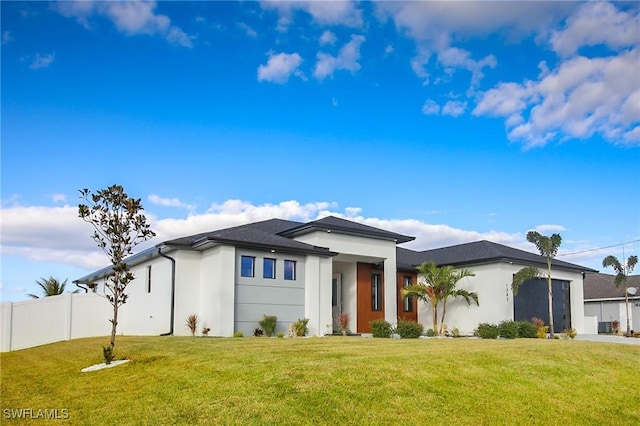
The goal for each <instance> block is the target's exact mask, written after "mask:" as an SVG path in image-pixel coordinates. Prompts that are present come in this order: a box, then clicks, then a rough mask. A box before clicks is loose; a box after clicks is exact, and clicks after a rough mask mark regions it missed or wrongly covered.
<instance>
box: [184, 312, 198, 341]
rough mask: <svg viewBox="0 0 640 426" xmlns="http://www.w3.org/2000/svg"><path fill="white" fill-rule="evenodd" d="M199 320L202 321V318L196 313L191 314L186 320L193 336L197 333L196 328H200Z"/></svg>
mask: <svg viewBox="0 0 640 426" xmlns="http://www.w3.org/2000/svg"><path fill="white" fill-rule="evenodd" d="M199 321H200V318H198V315H196V314H191V315H189V316H188V317H187V319H186V321H185V325H186V326H187V328H188V329H189V330H190V331H191V335H192V336H195V335H196V330H197V329H198V322H199Z"/></svg>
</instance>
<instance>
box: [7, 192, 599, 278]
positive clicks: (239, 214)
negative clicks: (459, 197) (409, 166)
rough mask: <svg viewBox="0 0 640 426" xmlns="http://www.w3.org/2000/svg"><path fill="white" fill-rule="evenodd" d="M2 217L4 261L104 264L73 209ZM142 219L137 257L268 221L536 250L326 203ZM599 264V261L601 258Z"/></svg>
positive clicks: (21, 210)
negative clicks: (145, 237)
mask: <svg viewBox="0 0 640 426" xmlns="http://www.w3.org/2000/svg"><path fill="white" fill-rule="evenodd" d="M0 215H1V216H2V234H1V238H2V240H1V253H2V256H3V257H4V256H19V257H23V258H26V259H29V260H32V261H41V262H53V263H58V264H61V265H73V266H77V267H80V268H84V269H94V270H95V269H99V268H102V267H104V266H106V265H107V264H108V262H107V261H106V256H105V254H104V253H103V252H102V251H101V250H100V249H99V248H98V247H97V246H96V244H95V243H94V241H93V240H92V239H91V238H90V235H91V233H92V228H91V226H90V225H88V224H87V223H85V222H83V221H82V220H81V219H79V218H78V216H77V207H75V206H64V207H43V206H31V207H22V206H16V207H7V208H2V209H1V211H0ZM146 215H147V218H148V219H149V221H150V223H151V227H152V229H153V230H154V231H155V232H156V233H157V236H156V237H155V238H154V239H152V240H151V241H148V242H146V243H144V244H142V245H140V246H138V247H136V252H139V251H141V250H143V249H144V248H147V247H151V246H153V245H156V244H159V243H161V242H163V241H167V240H170V239H173V238H178V237H184V236H188V235H192V234H197V233H202V232H208V231H213V230H216V229H222V228H227V227H231V226H237V225H242V224H246V223H250V222H256V221H261V220H267V219H271V218H280V219H287V220H293V221H299V222H308V221H311V220H315V219H318V218H321V217H325V216H328V215H334V216H337V217H343V218H346V219H349V220H352V221H355V222H359V223H363V224H366V225H370V226H374V227H378V228H381V229H387V230H389V231H393V232H398V233H401V234H405V235H410V236H414V237H416V239H415V241H413V242H410V243H407V244H404V245H403V247H407V248H411V249H414V250H426V249H433V248H438V247H445V246H450V245H455V244H461V243H467V242H473V241H479V240H489V241H493V242H496V243H500V244H505V245H508V246H511V247H515V248H520V249H523V250H527V251H531V252H534V253H535V252H536V248H535V246H534V245H532V244H530V243H528V242H527V241H526V239H525V236H524V235H523V234H521V233H507V232H500V231H493V230H492V231H487V232H478V231H473V230H466V229H459V228H454V227H451V226H448V225H446V224H432V223H425V222H423V221H419V220H415V219H379V218H375V217H367V216H364V215H363V214H362V209H361V208H359V207H354V206H350V207H346V208H344V209H343V210H341V209H340V208H339V206H338V205H337V204H336V203H333V202H324V201H323V202H312V203H306V204H301V203H300V202H298V201H295V200H289V201H283V202H280V203H278V204H268V203H267V204H260V205H254V204H252V203H250V202H247V201H241V200H227V201H225V202H223V203H220V204H213V205H211V207H210V209H209V210H208V211H207V212H205V213H200V214H194V213H191V214H189V215H188V216H187V217H184V218H169V219H160V220H158V219H156V218H155V216H154V215H153V214H152V213H150V212H149V211H147V213H146ZM536 229H537V230H540V231H544V232H558V231H564V230H565V229H564V228H563V227H561V226H559V225H539V226H538V227H536ZM567 243H568V241H567ZM581 244H582V243H581ZM579 247H585V245H584V244H582V245H581V246H579ZM587 248H589V247H587ZM569 250H571V249H570V248H566V247H563V252H564V253H566V252H568V251H569ZM573 251H576V250H573ZM594 256H596V257H598V256H600V254H597V255H594V254H593V253H587V254H585V255H582V256H578V257H572V258H571V259H566V260H569V261H571V262H582V261H587V260H592V259H593V257H594ZM599 258H600V259H602V257H601V256H600V257H599ZM596 263H597V262H596Z"/></svg>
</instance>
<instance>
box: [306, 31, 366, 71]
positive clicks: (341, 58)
mask: <svg viewBox="0 0 640 426" xmlns="http://www.w3.org/2000/svg"><path fill="white" fill-rule="evenodd" d="M364 41H365V37H364V36H362V35H355V34H354V35H352V36H351V41H349V42H348V43H347V44H345V45H344V46H343V47H342V49H340V52H339V53H338V56H331V55H329V54H327V53H323V52H319V53H318V56H317V58H318V62H317V63H316V67H315V69H314V71H313V76H314V77H315V78H317V79H318V80H323V79H325V78H327V77H332V76H333V73H334V72H335V71H339V70H346V71H351V73H355V72H356V71H358V70H359V69H360V64H359V63H358V60H359V59H360V45H361V44H362V43H363V42H364Z"/></svg>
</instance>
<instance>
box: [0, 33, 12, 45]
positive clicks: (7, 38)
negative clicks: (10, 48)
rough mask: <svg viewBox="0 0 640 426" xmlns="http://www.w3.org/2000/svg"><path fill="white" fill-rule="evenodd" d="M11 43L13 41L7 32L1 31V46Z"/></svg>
mask: <svg viewBox="0 0 640 426" xmlns="http://www.w3.org/2000/svg"><path fill="white" fill-rule="evenodd" d="M12 41H13V37H11V34H10V33H9V31H3V32H2V45H3V46H4V45H5V44H9V43H10V42H12Z"/></svg>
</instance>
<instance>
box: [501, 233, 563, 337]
mask: <svg viewBox="0 0 640 426" xmlns="http://www.w3.org/2000/svg"><path fill="white" fill-rule="evenodd" d="M527 241H529V242H530V243H533V244H535V245H536V247H537V248H538V251H539V252H540V254H541V255H542V256H544V257H545V258H546V259H547V274H546V278H547V287H548V293H547V295H548V299H549V336H550V337H551V338H552V339H553V335H554V333H553V288H552V285H551V284H552V281H551V261H552V260H553V258H554V257H556V254H558V249H559V248H560V244H561V243H562V237H561V236H560V234H553V235H551V236H550V237H547V236H546V235H541V234H540V233H538V232H536V231H529V232H527ZM543 276H544V273H542V272H541V271H540V270H539V269H538V268H534V267H532V266H527V267H525V268H522V269H520V270H519V271H518V272H517V273H516V274H515V275H514V276H513V281H512V283H511V289H512V290H513V294H518V288H519V287H520V285H521V284H522V283H524V282H525V281H529V280H531V279H534V278H540V277H543Z"/></svg>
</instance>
